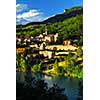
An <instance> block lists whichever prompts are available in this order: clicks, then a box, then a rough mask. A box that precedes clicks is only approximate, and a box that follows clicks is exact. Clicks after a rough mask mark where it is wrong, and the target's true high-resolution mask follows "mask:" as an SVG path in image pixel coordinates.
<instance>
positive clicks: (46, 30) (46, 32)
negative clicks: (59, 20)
mask: <svg viewBox="0 0 100 100" xmlns="http://www.w3.org/2000/svg"><path fill="white" fill-rule="evenodd" d="M45 34H46V35H47V34H48V29H47V25H46V26H45Z"/></svg>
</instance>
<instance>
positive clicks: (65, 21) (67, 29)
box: [16, 7, 83, 45]
mask: <svg viewBox="0 0 100 100" xmlns="http://www.w3.org/2000/svg"><path fill="white" fill-rule="evenodd" d="M45 24H48V25H47V29H48V34H55V33H58V34H59V35H62V36H63V38H62V40H66V39H71V40H77V41H78V43H79V44H80V45H82V42H83V8H82V7H74V8H71V9H66V10H65V12H64V13H63V14H60V15H56V16H54V17H52V18H49V19H47V20H45V21H44V22H41V23H40V22H33V23H28V24H26V25H17V28H16V36H17V37H24V36H26V37H29V36H33V37H35V36H38V35H39V34H42V33H44V32H45Z"/></svg>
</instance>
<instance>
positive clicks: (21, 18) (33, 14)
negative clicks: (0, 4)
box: [16, 9, 47, 24]
mask: <svg viewBox="0 0 100 100" xmlns="http://www.w3.org/2000/svg"><path fill="white" fill-rule="evenodd" d="M46 18H47V17H44V14H43V13H42V12H40V11H38V10H36V9H32V10H30V11H28V12H24V13H22V14H18V15H16V21H17V23H23V22H24V23H25V24H26V23H28V22H40V21H43V20H44V19H46Z"/></svg>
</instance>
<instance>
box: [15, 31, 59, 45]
mask: <svg viewBox="0 0 100 100" xmlns="http://www.w3.org/2000/svg"><path fill="white" fill-rule="evenodd" d="M58 37H59V35H58V33H56V34H47V29H45V32H44V33H42V34H40V35H39V36H36V37H32V36H31V37H23V38H16V44H17V45H19V44H21V45H27V44H28V45H34V43H36V42H37V41H38V42H45V43H50V42H56V41H57V40H58Z"/></svg>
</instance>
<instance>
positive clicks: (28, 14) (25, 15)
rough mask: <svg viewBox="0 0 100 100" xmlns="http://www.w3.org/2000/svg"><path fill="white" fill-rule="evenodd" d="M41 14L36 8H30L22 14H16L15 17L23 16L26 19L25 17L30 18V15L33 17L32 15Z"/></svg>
mask: <svg viewBox="0 0 100 100" xmlns="http://www.w3.org/2000/svg"><path fill="white" fill-rule="evenodd" d="M39 14H41V13H40V12H38V11H37V10H34V9H33V10H30V11H29V12H25V13H22V14H19V15H17V18H19V19H20V18H24V19H27V18H30V17H34V16H37V15H39Z"/></svg>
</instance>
